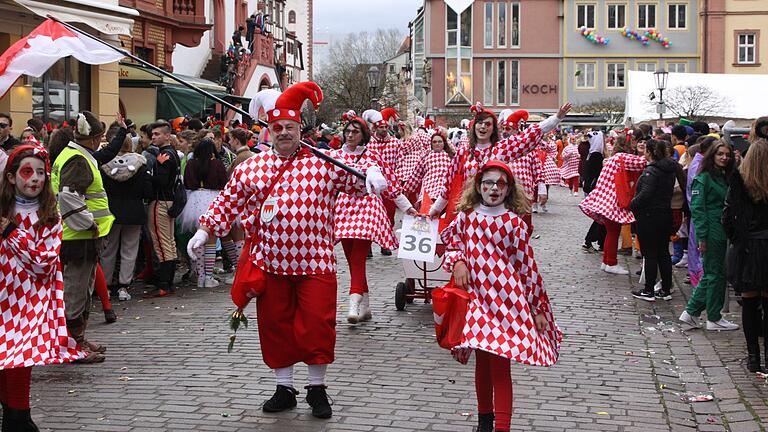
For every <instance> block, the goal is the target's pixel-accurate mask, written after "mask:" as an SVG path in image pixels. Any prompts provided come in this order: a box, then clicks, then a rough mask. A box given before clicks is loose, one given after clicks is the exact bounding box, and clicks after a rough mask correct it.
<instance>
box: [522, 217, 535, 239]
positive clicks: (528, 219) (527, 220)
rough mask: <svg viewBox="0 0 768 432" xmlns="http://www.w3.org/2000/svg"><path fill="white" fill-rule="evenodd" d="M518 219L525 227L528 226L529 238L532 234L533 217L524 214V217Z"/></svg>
mask: <svg viewBox="0 0 768 432" xmlns="http://www.w3.org/2000/svg"><path fill="white" fill-rule="evenodd" d="M520 218H521V219H522V220H523V222H525V224H526V225H528V236H529V237H530V236H531V235H532V234H533V217H532V216H531V214H530V213H526V214H524V215H520Z"/></svg>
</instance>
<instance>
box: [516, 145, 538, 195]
mask: <svg viewBox="0 0 768 432" xmlns="http://www.w3.org/2000/svg"><path fill="white" fill-rule="evenodd" d="M509 167H510V168H512V174H514V175H515V180H516V181H517V182H518V183H519V184H520V186H522V187H523V190H524V191H525V194H526V195H527V196H528V199H529V200H533V197H534V196H535V192H536V188H537V187H538V186H539V184H541V183H544V179H543V177H542V172H541V159H539V158H538V157H537V156H536V154H535V153H528V154H527V155H525V156H522V157H519V158H517V159H515V160H513V161H512V162H511V163H510V164H509Z"/></svg>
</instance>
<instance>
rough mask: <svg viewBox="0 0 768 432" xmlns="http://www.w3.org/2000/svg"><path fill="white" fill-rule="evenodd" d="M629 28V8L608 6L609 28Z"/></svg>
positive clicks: (616, 5) (618, 5) (617, 5)
mask: <svg viewBox="0 0 768 432" xmlns="http://www.w3.org/2000/svg"><path fill="white" fill-rule="evenodd" d="M626 26H627V6H626V5H623V4H609V5H608V28H609V29H623V28H624V27H626Z"/></svg>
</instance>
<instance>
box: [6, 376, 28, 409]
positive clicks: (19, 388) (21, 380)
mask: <svg viewBox="0 0 768 432" xmlns="http://www.w3.org/2000/svg"><path fill="white" fill-rule="evenodd" d="M31 381H32V366H30V367H25V368H16V369H5V370H0V402H2V403H4V404H5V405H7V406H9V407H10V408H13V409H16V410H28V409H29V384H30V382H31Z"/></svg>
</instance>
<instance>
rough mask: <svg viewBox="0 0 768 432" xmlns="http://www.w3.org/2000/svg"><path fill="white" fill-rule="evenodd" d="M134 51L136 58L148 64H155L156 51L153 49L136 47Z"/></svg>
mask: <svg viewBox="0 0 768 432" xmlns="http://www.w3.org/2000/svg"><path fill="white" fill-rule="evenodd" d="M133 51H134V54H135V55H136V57H138V58H140V59H142V60H144V61H145V62H147V63H152V64H155V50H153V49H152V48H145V47H135V48H134V49H133Z"/></svg>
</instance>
